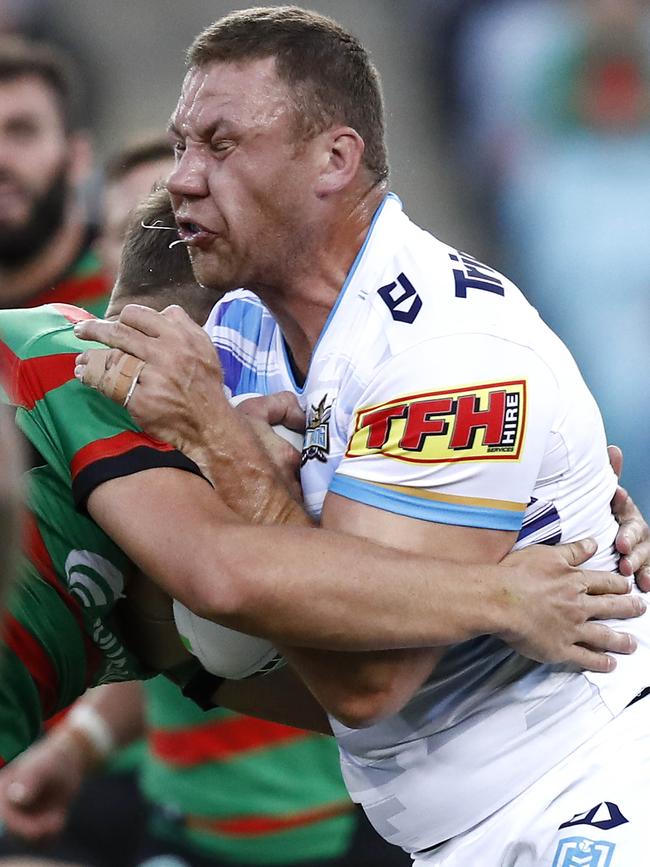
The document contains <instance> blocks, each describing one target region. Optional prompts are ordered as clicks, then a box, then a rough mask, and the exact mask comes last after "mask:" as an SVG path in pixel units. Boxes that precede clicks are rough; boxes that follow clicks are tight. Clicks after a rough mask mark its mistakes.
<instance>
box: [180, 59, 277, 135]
mask: <svg viewBox="0 0 650 867" xmlns="http://www.w3.org/2000/svg"><path fill="white" fill-rule="evenodd" d="M290 106H291V100H290V94H289V89H288V86H287V85H286V84H285V83H284V82H283V81H281V80H280V79H279V78H278V76H277V74H276V71H275V59H274V58H272V57H269V58H264V59H261V60H252V61H246V62H238V63H233V62H220V61H215V62H213V63H209V64H206V65H205V66H201V67H192V68H191V69H190V70H189V71H188V73H187V75H186V76H185V80H184V82H183V88H182V91H181V95H180V97H179V100H178V104H177V106H176V109H175V111H174V113H173V115H172V117H171V122H170V125H171V127H172V129H174V130H175V131H176V132H178V133H180V134H181V135H192V136H194V135H196V136H197V137H201V136H203V135H205V134H206V132H208V131H210V130H211V129H212V128H214V126H215V125H218V124H221V123H233V124H242V125H244V126H256V125H259V124H267V123H269V122H270V121H273V120H274V119H277V118H279V117H281V116H283V115H284V114H285V113H286V112H287V110H288V109H289V108H290Z"/></svg>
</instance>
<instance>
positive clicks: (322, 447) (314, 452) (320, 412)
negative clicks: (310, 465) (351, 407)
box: [300, 395, 332, 467]
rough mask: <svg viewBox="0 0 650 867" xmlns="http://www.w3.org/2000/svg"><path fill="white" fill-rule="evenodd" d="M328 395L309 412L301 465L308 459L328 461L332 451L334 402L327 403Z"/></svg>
mask: <svg viewBox="0 0 650 867" xmlns="http://www.w3.org/2000/svg"><path fill="white" fill-rule="evenodd" d="M326 401H327V395H324V396H323V399H322V400H321V402H320V403H319V404H318V406H314V405H313V404H312V406H311V407H310V409H309V412H308V413H307V429H306V430H305V441H304V444H303V447H302V457H301V459H300V466H301V467H304V466H305V464H306V463H307V461H312V460H317V461H321V462H322V463H324V464H325V463H327V458H328V457H329V453H330V417H331V415H332V404H331V403H329V404H326Z"/></svg>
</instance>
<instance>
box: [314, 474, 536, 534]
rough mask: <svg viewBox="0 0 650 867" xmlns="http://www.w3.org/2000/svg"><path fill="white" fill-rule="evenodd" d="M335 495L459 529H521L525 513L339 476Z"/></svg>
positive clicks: (332, 486) (333, 488)
mask: <svg viewBox="0 0 650 867" xmlns="http://www.w3.org/2000/svg"><path fill="white" fill-rule="evenodd" d="M329 490H330V491H331V492H332V493H333V494H339V495H340V496H342V497H346V498H347V499H348V500H356V501H357V502H359V503H365V504H366V505H367V506H376V507H377V508H378V509H384V511H386V512H395V514H397V515H405V516H406V517H407V518H419V519H420V520H422V521H434V522H436V523H438V524H454V525H456V526H459V527H482V528H484V529H487V530H519V528H520V527H521V522H522V519H523V514H524V513H523V511H521V512H513V511H510V510H507V509H496V508H487V507H483V506H469V505H465V504H461V503H448V502H441V501H437V500H428V499H423V498H422V497H418V496H413V497H411V496H409V495H408V494H404V493H402V492H400V491H394V490H391V489H390V488H386V487H384V486H382V485H375V484H373V483H372V482H366V481H362V480H361V479H353V478H350V476H344V475H339V474H338V473H336V474H335V475H334V477H333V479H332V482H331V484H330V486H329Z"/></svg>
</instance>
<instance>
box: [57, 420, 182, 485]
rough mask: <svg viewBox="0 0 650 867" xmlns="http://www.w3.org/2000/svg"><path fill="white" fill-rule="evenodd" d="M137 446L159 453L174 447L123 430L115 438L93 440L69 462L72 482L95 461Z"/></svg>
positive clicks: (137, 433) (147, 436)
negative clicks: (146, 447)
mask: <svg viewBox="0 0 650 867" xmlns="http://www.w3.org/2000/svg"><path fill="white" fill-rule="evenodd" d="M138 446H148V447H149V448H153V449H156V451H159V452H173V451H174V446H170V445H169V443H165V442H163V441H162V440H157V439H154V438H153V437H150V436H149V435H148V434H145V433H140V432H138V431H130V430H125V431H122V433H119V434H115V436H112V437H107V438H106V439H101V440H95V441H94V442H92V443H88V445H86V446H83V448H80V449H79V451H78V452H77V453H76V454H75V455H74V457H73V458H72V460H71V461H70V472H71V473H72V479H73V480H74V479H75V478H76V477H77V476H78V475H79V473H80V472H81V471H82V470H85V469H86V467H87V466H89V465H90V464H94V463H95V461H101V460H102V459H103V458H114V457H117V456H118V455H123V454H125V453H126V452H130V451H131V450H132V449H135V448H138Z"/></svg>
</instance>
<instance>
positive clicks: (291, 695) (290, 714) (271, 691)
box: [214, 666, 332, 735]
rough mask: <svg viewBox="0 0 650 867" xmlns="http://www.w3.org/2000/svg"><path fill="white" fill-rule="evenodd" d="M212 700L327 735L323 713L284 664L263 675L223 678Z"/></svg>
mask: <svg viewBox="0 0 650 867" xmlns="http://www.w3.org/2000/svg"><path fill="white" fill-rule="evenodd" d="M214 701H215V703H216V704H218V705H219V706H220V707H225V708H228V709H229V710H234V711H237V713H244V714H247V715H248V716H257V717H260V718H261V719H266V720H270V721H271V722H276V723H281V724H282V725H289V726H296V727H297V728H302V729H307V730H309V731H315V732H320V733H321V734H327V735H331V733H332V730H331V729H330V726H329V723H328V721H327V714H326V713H325V711H324V710H323V708H322V707H321V706H320V705H319V704H318V702H317V701H316V699H315V698H314V697H313V695H312V694H311V693H310V692H309V690H308V689H307V687H306V686H305V684H304V683H303V682H302V680H301V679H300V678H299V677H298V675H297V674H296V673H295V672H294V671H293V670H292V669H291V668H290V667H289V666H285V667H284V668H282V669H280V670H279V671H275V672H273V673H272V674H267V675H264V676H263V677H249V678H247V679H246V680H226V681H224V682H223V683H222V684H221V686H219V688H218V689H217V691H216V693H215V695H214Z"/></svg>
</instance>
